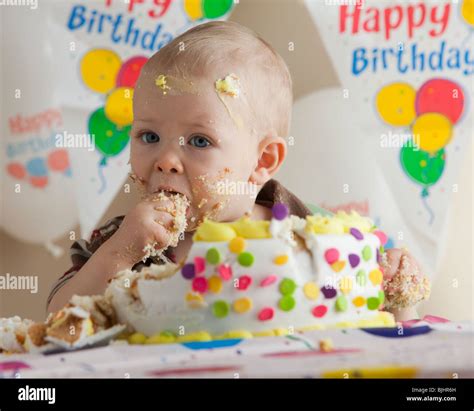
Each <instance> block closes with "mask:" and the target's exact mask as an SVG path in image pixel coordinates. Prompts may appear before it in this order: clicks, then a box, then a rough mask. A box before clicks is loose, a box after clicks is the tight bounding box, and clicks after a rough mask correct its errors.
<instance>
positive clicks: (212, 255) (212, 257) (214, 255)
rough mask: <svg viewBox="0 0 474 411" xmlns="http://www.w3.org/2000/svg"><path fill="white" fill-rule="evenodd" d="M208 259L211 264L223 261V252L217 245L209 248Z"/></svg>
mask: <svg viewBox="0 0 474 411" xmlns="http://www.w3.org/2000/svg"><path fill="white" fill-rule="evenodd" d="M206 260H207V262H208V263H209V264H219V263H220V262H221V253H220V252H219V250H218V249H217V248H216V247H212V248H210V249H209V250H207V253H206Z"/></svg>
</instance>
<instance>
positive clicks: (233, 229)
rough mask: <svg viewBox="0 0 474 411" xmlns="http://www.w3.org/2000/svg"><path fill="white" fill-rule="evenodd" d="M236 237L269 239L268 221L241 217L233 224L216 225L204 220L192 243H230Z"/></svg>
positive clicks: (214, 222)
mask: <svg viewBox="0 0 474 411" xmlns="http://www.w3.org/2000/svg"><path fill="white" fill-rule="evenodd" d="M237 236H239V237H242V238H246V239H261V238H271V234H270V221H256V220H250V218H248V217H242V218H241V219H240V220H238V221H235V222H233V223H218V222H216V221H211V220H207V219H205V220H204V221H203V222H202V223H201V225H199V227H198V228H197V230H196V233H195V234H194V236H193V241H195V242H196V241H230V240H232V239H233V238H235V237H237Z"/></svg>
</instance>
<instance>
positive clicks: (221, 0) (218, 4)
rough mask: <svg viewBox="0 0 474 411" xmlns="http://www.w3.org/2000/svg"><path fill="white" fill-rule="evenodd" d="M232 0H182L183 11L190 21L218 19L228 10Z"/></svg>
mask: <svg viewBox="0 0 474 411" xmlns="http://www.w3.org/2000/svg"><path fill="white" fill-rule="evenodd" d="M233 3H234V0H184V11H185V12H186V14H187V15H188V17H189V19H190V20H191V21H196V20H201V19H218V18H220V17H222V16H224V15H225V14H226V13H228V12H229V11H230V9H231V8H232V5H233Z"/></svg>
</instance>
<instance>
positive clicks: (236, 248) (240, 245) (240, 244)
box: [229, 237, 246, 254]
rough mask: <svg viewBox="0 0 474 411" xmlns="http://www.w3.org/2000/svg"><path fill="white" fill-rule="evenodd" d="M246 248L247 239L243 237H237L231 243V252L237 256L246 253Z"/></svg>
mask: <svg viewBox="0 0 474 411" xmlns="http://www.w3.org/2000/svg"><path fill="white" fill-rule="evenodd" d="M245 246H246V243H245V238H243V237H235V238H233V239H232V240H230V242H229V250H230V251H231V252H233V253H235V254H240V253H241V252H242V251H244V250H245Z"/></svg>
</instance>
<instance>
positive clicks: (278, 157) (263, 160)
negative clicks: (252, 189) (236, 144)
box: [250, 136, 287, 185]
mask: <svg viewBox="0 0 474 411" xmlns="http://www.w3.org/2000/svg"><path fill="white" fill-rule="evenodd" d="M257 150H258V161H257V165H256V167H255V169H254V170H253V171H252V174H251V176H250V180H251V181H252V182H253V183H255V184H257V185H264V184H265V183H266V182H267V181H268V180H270V179H271V178H272V177H273V175H274V174H275V173H276V172H277V171H278V169H279V168H280V166H281V165H282V163H283V161H284V160H285V157H286V152H287V147H286V141H285V139H284V138H282V137H275V136H267V137H264V138H263V139H262V140H261V141H260V142H259V143H258V148H257Z"/></svg>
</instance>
